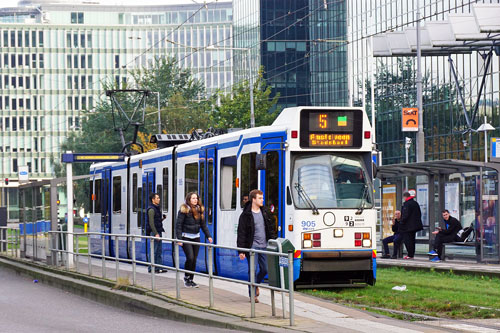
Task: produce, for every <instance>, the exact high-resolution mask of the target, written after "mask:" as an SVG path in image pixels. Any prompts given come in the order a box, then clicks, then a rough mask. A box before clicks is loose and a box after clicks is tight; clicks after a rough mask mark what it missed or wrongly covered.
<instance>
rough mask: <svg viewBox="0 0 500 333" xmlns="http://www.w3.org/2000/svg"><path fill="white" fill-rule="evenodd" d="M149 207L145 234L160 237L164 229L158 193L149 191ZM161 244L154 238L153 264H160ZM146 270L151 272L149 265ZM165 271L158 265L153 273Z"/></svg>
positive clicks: (163, 217)
mask: <svg viewBox="0 0 500 333" xmlns="http://www.w3.org/2000/svg"><path fill="white" fill-rule="evenodd" d="M149 201H150V203H149V207H148V210H147V213H148V214H147V216H148V223H147V224H146V235H149V236H153V237H156V238H161V233H162V232H164V231H165V230H164V229H163V222H162V220H164V219H165V216H164V215H163V216H162V214H161V209H160V195H158V193H151V194H150V195H149ZM161 252H162V245H161V240H156V239H155V240H154V256H155V257H154V263H155V265H162V264H163V262H162V259H161ZM148 271H149V272H151V266H149V268H148ZM162 272H166V270H164V269H161V268H159V267H155V273H162Z"/></svg>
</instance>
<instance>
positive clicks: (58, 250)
mask: <svg viewBox="0 0 500 333" xmlns="http://www.w3.org/2000/svg"><path fill="white" fill-rule="evenodd" d="M0 228H1V229H0V231H1V232H0V234H1V238H0V245H3V244H8V245H11V246H10V248H12V249H14V248H16V249H17V248H19V247H20V244H21V242H20V239H21V237H20V232H19V231H18V232H17V233H15V235H16V236H15V237H12V236H9V235H10V233H12V231H10V233H9V230H15V229H11V228H7V227H0ZM3 229H5V230H6V232H5V231H4V230H3ZM41 233H43V234H44V235H45V236H46V237H45V242H43V243H45V249H46V251H45V254H46V256H47V264H52V263H53V264H55V266H59V263H60V262H65V268H66V269H67V270H70V269H71V267H70V260H68V259H69V256H73V262H74V263H75V269H76V271H78V269H79V265H81V264H82V263H81V262H80V259H81V257H84V258H85V257H87V266H88V268H87V272H88V275H90V276H92V275H93V272H92V258H96V259H100V260H101V265H102V278H105V279H106V278H107V276H106V275H107V273H106V267H107V266H106V260H113V261H115V263H116V266H115V267H116V268H115V270H116V273H115V278H116V281H118V278H119V267H120V263H128V264H131V265H132V285H134V286H135V285H137V276H136V275H137V265H138V264H139V265H146V266H149V267H150V275H151V290H152V291H155V289H156V281H155V279H156V274H157V273H155V269H157V268H158V269H160V268H165V269H170V270H175V289H176V299H180V297H181V277H180V276H181V273H191V274H195V275H198V276H203V277H206V278H208V289H209V293H208V294H209V306H210V308H212V307H214V286H213V281H214V279H216V280H222V281H227V282H232V283H237V284H243V285H248V286H250V313H251V314H250V316H251V317H252V318H254V317H255V287H259V288H264V289H269V290H270V291H271V308H272V316H276V306H275V305H276V304H275V294H274V293H275V292H276V291H277V292H281V297H282V304H283V306H282V310H283V318H286V309H285V294H288V301H289V302H288V303H289V320H290V326H293V325H294V321H295V318H294V317H295V316H294V291H293V282H294V280H293V253H292V252H289V253H279V252H270V251H261V250H255V249H246V248H238V247H229V246H221V245H216V244H207V243H196V242H190V241H186V240H177V239H171V238H156V237H151V236H139V235H124V234H104V233H98V232H87V233H74V232H71V233H70V232H68V231H42V232H41ZM4 234H6V235H7V236H6V237H4ZM33 234H36V236H34V237H33V241H35V240H36V239H37V238H38V234H39V232H38V230H36V229H35V230H34V232H33ZM92 236H97V237H98V238H100V241H101V254H96V253H92V247H91V246H90V239H91V237H92ZM82 237H83V238H86V239H87V244H88V252H87V253H80V248H79V239H80V238H82ZM24 238H26V233H25V234H24ZM111 239H114V241H115V249H114V250H115V251H114V252H115V256H109V255H106V250H105V249H106V240H111ZM141 239H149V240H150V241H151V240H160V241H163V242H169V243H172V244H173V249H174V265H175V266H174V267H171V266H165V265H161V264H157V263H155V262H154V246H150V255H149V257H150V259H151V262H147V261H141V260H137V259H136V257H137V256H136V245H135V244H136V243H135V242H136V240H141ZM64 240H65V241H66V242H70V241H75V246H74V251H72V252H69V251H67V248H66V247H65V246H63V244H61V242H62V241H64ZM120 240H127V241H130V244H131V247H132V248H131V255H130V257H131V259H128V258H120V256H119V253H120V252H119V241H120ZM179 243H186V244H195V245H200V246H204V247H207V253H208V263H207V270H208V273H202V272H195V271H189V270H185V269H182V268H180V264H179ZM7 247H8V248H9V246H7ZM216 248H219V249H226V250H235V251H243V252H247V253H249V260H250V281H243V280H237V279H232V278H227V277H223V276H217V275H214V272H213V267H214V255H213V250H214V249H216ZM0 249H2V247H1V246H0ZM47 249H48V250H47ZM2 251H3V249H2ZM14 252H15V253H14ZM9 253H10V254H11V255H13V256H16V257H18V256H20V255H19V254H18V251H17V250H16V251H13V250H11V252H9V251H7V254H9ZM256 253H261V254H265V255H268V256H278V257H283V259H284V261H286V262H287V264H288V277H287V278H288V282H289V284H288V285H289V286H290V288H289V289H286V288H285V286H284V285H283V283H282V284H281V288H278V287H273V286H269V285H264V284H258V283H256V282H255V254H256ZM279 259H280V258H278V262H282V260H279ZM280 274H281V275H282V276H281V281H282V282H283V281H284V278H285V277H284V276H283V270H282V269H280Z"/></svg>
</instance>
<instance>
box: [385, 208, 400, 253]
mask: <svg viewBox="0 0 500 333" xmlns="http://www.w3.org/2000/svg"><path fill="white" fill-rule="evenodd" d="M400 220H401V212H400V211H399V210H397V211H395V212H394V220H392V226H391V228H392V232H393V233H394V234H393V235H392V236H389V237H386V238H384V239H382V244H383V246H384V253H383V255H382V258H385V259H388V258H391V259H397V258H398V250H399V245H400V244H401V234H400V233H399V221H400ZM389 243H394V249H393V254H392V257H391V255H390V252H389Z"/></svg>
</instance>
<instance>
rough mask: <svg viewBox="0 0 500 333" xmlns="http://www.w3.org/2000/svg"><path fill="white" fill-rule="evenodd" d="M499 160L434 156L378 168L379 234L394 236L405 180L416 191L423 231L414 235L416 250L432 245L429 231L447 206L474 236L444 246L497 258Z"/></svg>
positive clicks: (457, 252) (484, 258)
mask: <svg viewBox="0 0 500 333" xmlns="http://www.w3.org/2000/svg"><path fill="white" fill-rule="evenodd" d="M499 172H500V163H497V162H476V161H468V160H454V159H449V160H436V161H426V162H419V163H411V164H391V165H385V166H379V167H378V168H377V174H376V177H377V178H379V179H380V180H381V198H382V200H381V202H382V204H381V206H382V212H381V221H382V223H381V229H380V232H381V238H384V237H387V236H388V235H390V234H392V231H391V228H390V223H391V219H392V218H393V214H394V211H395V210H396V209H398V210H400V209H401V206H402V195H403V191H404V188H405V184H406V183H407V184H408V188H409V189H414V190H415V192H416V198H415V200H416V201H417V202H418V203H419V204H420V207H421V210H422V222H423V224H424V230H422V231H420V232H418V233H417V253H418V252H424V253H426V252H427V251H429V249H430V248H431V246H432V241H433V237H431V236H433V235H432V232H433V231H434V230H435V229H436V227H437V226H439V225H440V223H442V218H441V211H442V210H444V209H448V210H449V211H450V214H451V215H452V216H454V217H456V218H457V219H458V220H459V221H460V222H461V223H462V226H463V227H466V226H469V225H471V224H473V226H474V229H475V235H474V237H473V239H472V241H470V242H467V243H464V244H463V245H459V244H456V245H455V246H449V247H448V246H447V247H448V249H447V254H452V255H453V256H456V257H462V256H463V257H473V258H475V259H476V260H477V262H481V263H493V262H495V263H498V262H500V256H499V253H500V248H499V244H500V234H499V228H498V218H499V216H500V214H499V213H500V205H499V201H498V194H499V186H500V184H499V182H498V178H499Z"/></svg>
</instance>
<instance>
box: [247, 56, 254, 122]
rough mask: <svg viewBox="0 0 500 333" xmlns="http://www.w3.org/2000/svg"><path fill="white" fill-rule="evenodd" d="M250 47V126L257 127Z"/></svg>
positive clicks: (248, 61)
mask: <svg viewBox="0 0 500 333" xmlns="http://www.w3.org/2000/svg"><path fill="white" fill-rule="evenodd" d="M250 51H251V50H250V48H248V49H247V57H248V60H247V63H248V84H249V85H250V127H252V128H253V127H255V110H254V105H253V80H252V68H251V66H250V59H251V58H252V55H251V52H250Z"/></svg>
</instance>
